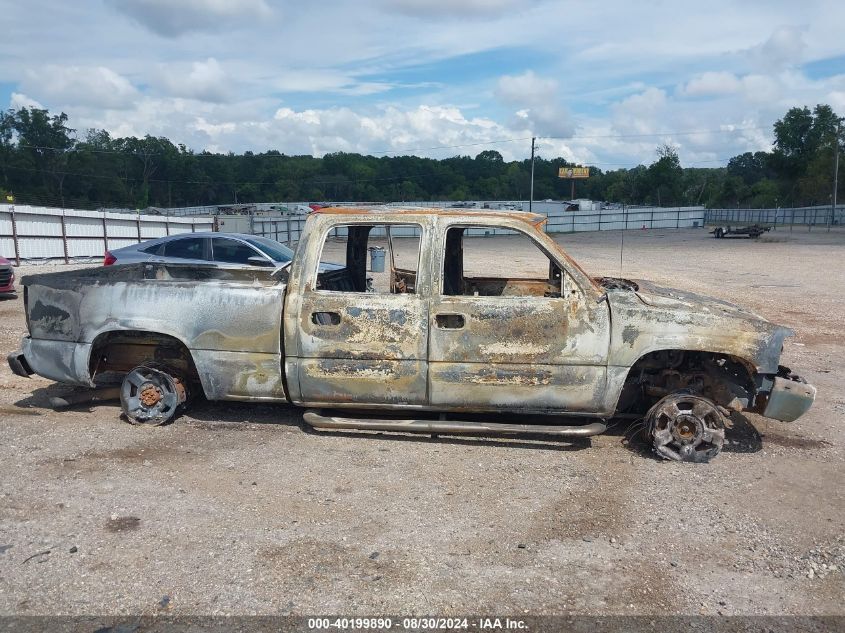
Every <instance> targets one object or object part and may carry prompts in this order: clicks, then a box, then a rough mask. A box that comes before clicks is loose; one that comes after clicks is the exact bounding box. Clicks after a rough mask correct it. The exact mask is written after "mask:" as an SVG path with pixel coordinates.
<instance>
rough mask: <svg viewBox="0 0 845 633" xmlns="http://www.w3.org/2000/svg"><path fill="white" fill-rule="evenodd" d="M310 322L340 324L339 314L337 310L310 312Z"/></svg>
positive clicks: (315, 323)
mask: <svg viewBox="0 0 845 633" xmlns="http://www.w3.org/2000/svg"><path fill="white" fill-rule="evenodd" d="M311 323H313V324H314V325H340V314H338V313H337V312H312V313H311Z"/></svg>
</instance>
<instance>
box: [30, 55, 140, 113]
mask: <svg viewBox="0 0 845 633" xmlns="http://www.w3.org/2000/svg"><path fill="white" fill-rule="evenodd" d="M20 86H21V88H22V90H24V91H25V92H27V93H29V94H33V95H36V96H37V98H38V99H40V100H42V101H44V102H47V103H50V104H56V103H61V104H69V105H91V106H99V107H102V108H111V109H118V108H128V107H130V106H131V105H132V103H133V102H134V101H135V99H136V98H137V97H138V90H137V89H136V88H135V86H133V85H132V83H131V82H130V81H129V80H128V79H127V78H126V77H123V76H121V75H118V74H117V73H116V72H114V71H113V70H111V69H109V68H106V67H105V66H96V67H84V66H59V65H55V64H51V65H47V66H41V67H38V68H29V69H27V70H26V71H25V72H24V74H23V79H22V81H21V84H20Z"/></svg>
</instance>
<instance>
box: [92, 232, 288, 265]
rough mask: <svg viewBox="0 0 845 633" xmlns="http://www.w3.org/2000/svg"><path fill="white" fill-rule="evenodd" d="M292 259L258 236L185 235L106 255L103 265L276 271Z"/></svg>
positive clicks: (285, 250)
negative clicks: (156, 264) (214, 266)
mask: <svg viewBox="0 0 845 633" xmlns="http://www.w3.org/2000/svg"><path fill="white" fill-rule="evenodd" d="M292 259H293V251H292V250H291V249H290V248H288V247H287V246H285V245H284V244H280V243H279V242H276V241H275V240H271V239H268V238H266V237H261V236H259V235H246V234H243V233H185V234H181V235H170V236H168V237H161V238H158V239H155V240H148V241H146V242H141V243H140V244H133V245H132V246H127V247H125V248H118V249H115V250H112V251H106V254H105V259H104V260H103V264H104V265H105V266H111V265H112V264H131V263H138V262H167V263H174V264H204V265H206V266H207V265H208V264H221V265H235V266H268V267H269V266H273V267H279V266H284V265H285V264H287V263H289V262H290V261H291V260H292Z"/></svg>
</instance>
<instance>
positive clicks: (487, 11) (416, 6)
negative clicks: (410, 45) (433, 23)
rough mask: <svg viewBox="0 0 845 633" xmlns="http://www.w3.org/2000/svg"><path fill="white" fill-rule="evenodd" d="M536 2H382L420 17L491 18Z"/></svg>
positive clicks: (488, 0)
mask: <svg viewBox="0 0 845 633" xmlns="http://www.w3.org/2000/svg"><path fill="white" fill-rule="evenodd" d="M534 2H535V0H382V2H381V4H382V5H383V6H384V7H385V8H386V9H388V10H391V11H396V12H398V13H405V14H408V15H413V16H419V17H434V18H439V17H454V16H480V17H491V16H498V15H501V14H504V13H508V12H513V11H524V10H525V8H526V7H527V6H530V5H531V4H534Z"/></svg>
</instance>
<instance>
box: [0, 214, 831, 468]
mask: <svg viewBox="0 0 845 633" xmlns="http://www.w3.org/2000/svg"><path fill="white" fill-rule="evenodd" d="M544 221H545V218H544V217H542V216H539V215H534V214H528V213H507V214H505V213H498V212H484V211H478V212H466V211H459V210H413V209H409V210H401V211H389V212H387V211H378V210H370V211H367V210H349V209H322V210H320V211H319V212H316V213H314V214H312V215H311V216H310V217H309V218H308V221H307V223H306V225H305V229H304V232H303V234H302V237H301V240H300V242H299V245H298V249H297V251H296V256H295V257H294V259H293V261H292V262H291V263H290V264H289V265H287V266H285V267H282V268H277V269H273V268H254V267H253V268H244V267H241V268H232V267H229V268H227V267H213V266H207V267H206V266H201V265H200V266H197V265H190V266H187V265H178V264H177V265H174V264H168V263H161V262H155V261H150V262H144V263H139V264H128V265H124V266H110V267H105V268H101V269H88V270H82V271H71V272H61V273H55V274H47V275H32V276H29V277H25V278H24V279H23V282H22V283H23V287H24V299H25V305H26V315H27V325H28V328H29V335H28V336H26V337H25V338H24V339H23V344H22V345H23V349H22V351H20V352H16V353H14V354H12V355H10V356H9V364H10V366H11V367H12V369H13V371H14V372H15V373H16V374H19V375H23V376H27V375H29V374H31V373H37V374H40V375H41V376H44V377H47V378H50V379H53V380H56V381H59V382H63V383H70V384H74V385H82V386H88V387H93V386H94V385H95V381H97V380H98V378H100V377H102V376H107V375H111V376H117V377H119V378H121V377H122V384H121V386H120V396H121V403H122V407H123V410H124V412H125V414H126V416H127V417H128V418H129V420H130V421H132V422H135V423H153V424H159V423H162V422H166V421H169V420H171V419H172V418H173V417H174V415H175V414H176V413H177V411H178V410H179V409H180V408H181V407H183V406H185V404H186V403H187V402H188V401H189V399H190V397H191V395H194V394H202V395H204V396H205V397H206V398H207V399H209V400H241V401H252V402H278V403H290V404H294V405H297V406H301V407H306V408H307V409H308V410H307V411H306V412H305V414H304V419H305V421H306V423H308V424H310V425H312V426H315V427H319V428H322V429H338V428H354V429H370V430H379V431H401V432H422V433H430V434H441V433H442V434H460V433H476V434H500V433H504V434H532V433H538V434H549V435H555V436H564V437H566V436H571V437H584V436H590V435H595V434H598V433H601V432H603V431H605V430H606V423H607V420H609V419H611V418H613V417H614V416H628V417H632V418H637V417H641V418H643V419H644V421H645V425H644V426H645V429H646V431H645V432H646V434H647V436H648V438H649V441H651V442H652V445H653V447H654V450H655V451H656V452H657V453H658V454H659V455H660V456H662V457H664V458H667V459H674V460H680V461H707V460H709V459H710V458H712V457H714V456H715V455H716V454H717V453H718V452H719V450H720V449H721V447H722V444H723V441H724V432H725V431H724V429H725V422H726V416H727V415H729V414H730V412H731V411H732V410H733V411H753V412H757V413H760V414H762V415H764V416H767V417H770V418H775V419H778V420H783V421H787V422H788V421H792V420H794V419H796V418H798V417H799V416H800V415H802V414H803V413H804V412H805V411H807V410H808V409H809V407H810V405H811V404H812V402H813V400H814V397H815V388H813V387H812V386H810V385H808V384H806V383H805V382H804V381H803V380H801V379H800V378H798V377H797V376H794V375H793V374H791V373H790V371H789V370H788V369H787V368H785V367H782V366H779V364H778V361H779V357H780V354H781V351H782V345H783V341H784V338H785V337H787V336H789V335H791V334H792V332H791V331H790V330H788V329H787V328H784V327H780V326H777V325H774V324H772V323H769V322H767V321H765V320H763V319H761V318H759V317H757V316H755V315H754V314H752V313H750V312H747V311H745V310H743V309H741V308H739V307H737V306H734V305H731V304H728V303H725V302H722V301H718V300H715V299H709V298H705V297H701V296H696V295H693V294H690V293H685V292H680V291H676V290H669V289H663V288H659V287H656V286H653V285H651V284H648V283H645V282H633V281H629V280H624V279H612V278H593V277H591V276H589V275H588V274H587V273H585V272H584V271H583V270H582V269H581V268H580V267H579V266H578V264H576V263H575V262H574V261H573V260H572V259H571V258H570V257H569V256H568V255H567V254H566V253H565V252H564V251H563V250H562V249H561V248H560V246H558V244H556V243H555V242H554V241H553V240H552V239H551V238H550V237H549V236H548V235H546V234H545V233H544V232H543V231H542V229H541V227H542V223H543V222H544ZM490 234H495V235H500V234H504V235H507V237H504V238H502V239H497V240H485V239H484V237H483V236H485V235H490ZM491 244H497V245H500V247H501V245H502V244H505V245H506V246H505V248H506V249H507V252H499V253H494V254H492V256H491V253H490V251H489V249H490V245H491ZM379 246H380V247H381V248H384V249H385V252H386V262H387V266H386V267H385V270H384V272H373V271H372V270H369V268H368V265H367V260H368V258H367V254H368V249H370V248H375V247H379ZM528 253H530V254H528ZM330 261H336V262H337V263H338V265H337V266H331V267H329V266H325V265H324V263H325V262H330ZM490 414H498V417H495V416H491V415H490ZM540 414H544V415H546V416H548V417H545V418H542V417H540ZM503 415H507V416H510V418H505V419H504V420H503V419H502V417H503ZM491 418H492V421H491ZM563 418H565V421H564V419H563ZM579 421H580V422H582V423H580V424H579V423H578V422H579Z"/></svg>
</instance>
